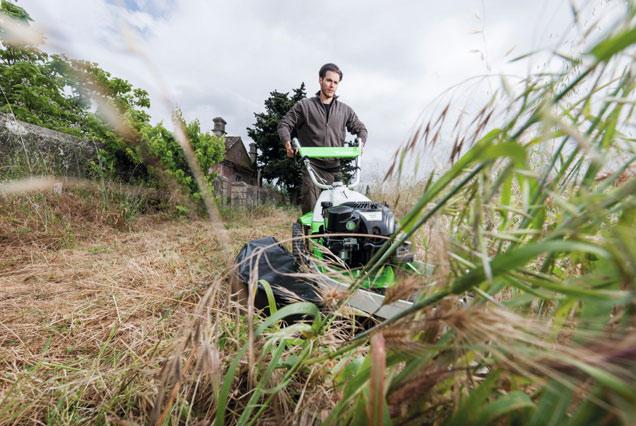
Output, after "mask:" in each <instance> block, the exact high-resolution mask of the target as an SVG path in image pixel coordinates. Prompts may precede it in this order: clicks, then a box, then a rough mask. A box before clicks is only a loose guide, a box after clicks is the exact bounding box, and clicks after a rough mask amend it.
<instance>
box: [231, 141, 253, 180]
mask: <svg viewBox="0 0 636 426" xmlns="http://www.w3.org/2000/svg"><path fill="white" fill-rule="evenodd" d="M225 160H226V161H229V162H230V163H233V164H235V165H237V166H241V167H243V168H246V169H248V170H254V172H256V169H255V167H254V164H253V163H252V160H251V159H250V156H249V154H248V153H247V149H245V145H243V140H242V139H241V137H240V136H225Z"/></svg>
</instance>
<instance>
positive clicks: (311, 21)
mask: <svg viewBox="0 0 636 426" xmlns="http://www.w3.org/2000/svg"><path fill="white" fill-rule="evenodd" d="M17 3H18V5H20V6H22V7H24V8H25V9H26V10H27V11H28V12H29V13H30V15H31V16H32V18H33V19H34V21H35V22H34V24H33V25H36V26H37V27H38V28H39V29H40V30H42V31H43V32H44V33H45V34H46V39H47V45H46V47H45V49H46V50H48V51H51V52H56V53H65V54H67V55H68V56H71V57H75V58H79V59H85V60H90V61H94V62H97V63H98V64H99V65H100V66H101V67H102V68H104V69H105V70H107V71H109V72H111V73H112V74H113V75H115V76H118V77H121V78H125V79H127V80H129V81H130V82H131V83H133V84H134V85H135V86H137V87H141V88H143V89H145V90H147V91H148V92H149V93H150V96H151V103H152V106H151V109H150V113H151V115H152V121H153V122H159V121H164V123H165V124H166V125H167V126H168V127H171V123H170V111H171V110H172V108H174V107H178V108H180V109H181V110H182V111H183V113H184V115H185V117H186V119H187V120H193V119H195V118H197V119H199V120H200V122H201V125H202V128H203V129H204V130H209V129H211V127H212V125H213V124H212V118H213V117H217V116H221V117H223V118H224V119H225V120H226V121H227V128H226V130H227V132H228V134H229V135H238V136H241V137H242V138H243V141H244V142H245V143H246V144H247V143H249V142H251V141H250V140H249V138H248V137H247V131H246V127H248V126H251V125H252V124H253V123H254V113H255V112H262V111H263V110H264V105H263V102H264V100H265V99H266V98H267V97H268V94H269V93H270V92H271V91H273V90H278V91H283V92H287V91H291V90H292V89H294V88H297V87H298V86H299V85H300V83H301V82H305V83H306V85H307V89H308V93H309V94H313V93H315V92H316V91H317V90H318V75H317V74H318V69H319V68H320V66H321V65H322V64H324V63H326V62H333V63H336V64H338V65H339V66H340V68H341V69H342V70H343V73H344V76H343V80H342V82H341V84H340V87H339V89H338V95H339V96H340V98H339V99H340V100H341V101H343V102H345V103H347V104H348V105H350V106H351V107H352V108H353V109H354V110H355V111H356V113H357V115H358V117H359V118H360V119H361V120H362V121H363V122H364V123H365V125H366V126H367V128H368V130H369V139H368V143H367V148H366V151H365V162H366V164H369V165H370V166H369V167H371V168H372V169H373V170H372V172H378V171H382V170H384V169H385V168H386V167H387V166H388V163H389V159H390V157H391V155H392V153H393V152H394V151H395V150H396V149H397V148H398V147H399V146H400V145H401V144H402V143H404V142H405V141H406V140H407V139H408V137H409V135H411V133H412V131H413V129H414V128H415V126H416V125H417V124H418V123H419V122H420V120H422V119H423V118H422V117H423V116H425V115H426V113H427V111H429V110H430V108H431V105H433V104H434V103H435V100H436V99H439V98H438V96H439V95H440V94H441V93H445V90H446V89H448V88H449V87H453V86H455V85H458V84H460V83H462V82H465V81H466V80H467V79H470V78H471V77H475V76H484V75H499V74H502V73H503V74H506V75H511V76H515V75H516V76H523V75H526V74H527V73H528V72H530V71H532V70H533V69H538V68H539V67H541V66H542V63H541V61H542V56H541V55H537V56H532V57H530V58H528V59H526V60H522V61H516V62H511V59H513V58H514V57H517V56H519V55H522V54H524V53H528V52H531V51H534V50H537V49H544V50H547V51H549V50H550V49H553V48H554V47H556V46H557V45H562V44H563V40H562V37H561V35H562V34H564V33H565V32H566V31H567V29H568V28H571V27H572V25H573V24H572V22H573V19H572V16H573V14H572V7H571V4H573V5H574V7H575V9H577V10H579V11H582V12H581V16H583V18H582V19H583V20H584V21H586V20H587V21H589V22H594V20H595V19H596V18H597V17H598V16H599V15H602V14H605V13H607V10H608V9H611V8H616V7H617V6H620V4H622V2H621V1H620V0H597V1H583V0H536V1H534V2H528V1H520V0H453V1H442V2H440V1H413V0H410V1H406V0H393V1H384V0H347V1H345V0H322V1H298V0H237V1H217V0H207V1H203V0H154V1H153V0H46V1H45V0H19V1H18V2H17ZM589 22H583V24H584V25H583V26H585V24H587V23H589ZM597 30H598V31H599V32H602V31H604V30H605V29H604V28H602V25H601V24H599V28H598V29H597ZM573 48H575V47H573ZM494 84H495V83H492V82H491V81H490V80H488V79H486V80H480V84H477V85H470V86H466V85H463V86H460V87H461V90H459V91H458V93H456V95H455V96H457V97H458V98H459V99H460V100H462V101H474V100H481V99H484V100H485V99H487V98H488V96H489V94H490V93H491V91H492V90H493V85H494Z"/></svg>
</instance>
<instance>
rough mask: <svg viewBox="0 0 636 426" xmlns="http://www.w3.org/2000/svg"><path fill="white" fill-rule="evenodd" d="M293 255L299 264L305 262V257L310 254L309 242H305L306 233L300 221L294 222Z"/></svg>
mask: <svg viewBox="0 0 636 426" xmlns="http://www.w3.org/2000/svg"><path fill="white" fill-rule="evenodd" d="M292 238H293V240H292V255H293V256H294V258H295V259H296V263H298V264H299V265H301V264H303V263H305V257H306V256H307V254H308V251H307V244H306V243H305V233H304V232H303V226H302V225H301V224H300V223H292Z"/></svg>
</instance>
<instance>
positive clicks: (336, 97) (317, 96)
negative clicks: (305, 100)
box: [315, 90, 338, 104]
mask: <svg viewBox="0 0 636 426" xmlns="http://www.w3.org/2000/svg"><path fill="white" fill-rule="evenodd" d="M315 98H316V99H318V102H320V103H322V101H321V100H320V90H319V91H317V92H316V97H315ZM337 100H338V95H333V101H331V103H332V104H333V103H335V102H336V101H337Z"/></svg>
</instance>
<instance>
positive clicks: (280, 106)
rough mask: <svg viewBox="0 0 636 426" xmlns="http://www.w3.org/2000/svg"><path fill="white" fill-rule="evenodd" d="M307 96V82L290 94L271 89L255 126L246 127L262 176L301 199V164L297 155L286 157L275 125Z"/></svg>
mask: <svg viewBox="0 0 636 426" xmlns="http://www.w3.org/2000/svg"><path fill="white" fill-rule="evenodd" d="M306 96H307V92H306V90H305V83H302V84H301V85H300V87H299V88H298V89H294V90H293V95H291V96H290V95H289V92H278V91H273V92H271V93H270V94H269V98H267V99H266V100H265V112H264V113H255V114H254V117H255V118H256V122H255V123H254V127H248V128H247V134H248V135H249V137H250V138H252V139H253V140H254V142H255V143H256V148H257V149H258V155H257V157H256V165H257V167H258V168H259V169H260V170H261V176H262V177H263V178H264V179H267V180H276V182H277V184H278V185H279V186H280V187H282V188H283V189H284V190H285V191H286V192H287V194H288V195H289V197H290V200H292V201H294V202H298V201H299V199H300V191H301V189H302V168H301V166H300V164H299V163H298V162H296V161H295V160H294V159H290V158H287V155H286V154H285V147H284V146H283V144H282V143H281V142H280V139H279V138H278V133H277V131H276V129H277V127H278V123H279V121H280V120H281V118H283V116H284V115H285V114H287V111H289V110H290V108H291V107H292V106H294V104H295V103H296V102H298V101H300V100H301V99H304V98H305V97H306ZM292 137H295V135H292Z"/></svg>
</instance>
